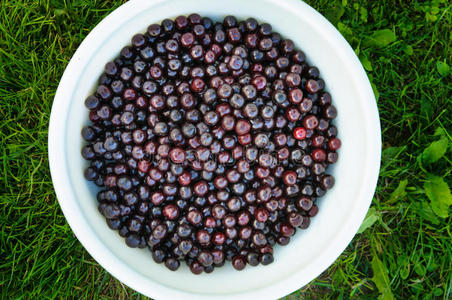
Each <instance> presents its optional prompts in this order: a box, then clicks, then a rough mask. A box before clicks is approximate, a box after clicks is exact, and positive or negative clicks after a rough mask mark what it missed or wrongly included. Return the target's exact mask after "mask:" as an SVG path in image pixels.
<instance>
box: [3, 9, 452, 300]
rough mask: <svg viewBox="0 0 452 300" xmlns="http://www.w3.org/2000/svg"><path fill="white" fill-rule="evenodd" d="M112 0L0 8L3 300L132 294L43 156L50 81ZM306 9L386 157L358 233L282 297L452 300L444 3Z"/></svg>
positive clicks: (450, 109)
mask: <svg viewBox="0 0 452 300" xmlns="http://www.w3.org/2000/svg"><path fill="white" fill-rule="evenodd" d="M121 2H122V1H101V0H98V1H94V0H93V1H90V0H84V1H83V0H76V1H51V0H46V1H38V0H34V1H27V0H0V115H1V117H2V118H1V121H0V143H1V144H0V152H1V161H0V164H1V171H0V180H1V184H0V189H1V190H0V191H1V194H0V237H1V239H0V243H1V245H0V290H1V298H2V299H15V298H18V299H20V298H26V299H28V298H38V297H39V298H63V299H64V298H89V299H92V298H103V299H117V298H129V297H131V298H138V297H141V296H140V295H139V294H138V293H136V292H134V291H133V290H131V289H130V288H128V287H126V286H124V285H122V284H121V283H120V282H119V281H117V280H116V279H114V278H113V277H112V276H110V275H109V274H108V273H107V272H106V271H104V270H103V269H102V268H101V267H100V266H99V265H98V264H97V263H96V262H95V261H94V260H93V259H92V258H91V257H90V256H89V255H88V254H87V252H86V251H85V250H84V249H83V247H82V246H81V245H80V243H79V242H78V241H77V239H76V238H75V237H74V235H73V234H72V232H71V230H70V228H69V226H68V225H67V223H66V221H65V219H64V217H63V215H62V213H61V210H60V209H59V206H58V203H57V200H56V197H55V194H54V191H53V188H52V183H51V179H50V173H49V167H48V159H47V128H48V122H49V115H50V109H51V105H52V100H53V97H54V94H55V90H56V88H57V85H58V81H59V78H60V77H61V75H62V73H63V71H64V68H65V66H66V65H67V63H68V62H69V60H70V58H71V56H72V55H73V53H74V52H75V50H76V48H77V46H78V45H79V44H80V42H81V41H82V40H83V38H84V37H85V36H86V35H87V34H88V33H89V31H90V30H91V29H92V28H93V27H94V26H95V25H96V24H97V23H98V22H99V21H100V20H102V18H103V17H105V16H106V15H107V14H108V13H109V12H111V11H112V10H113V9H115V8H116V7H118V6H119V5H120V4H121ZM307 2H308V3H309V4H311V5H312V6H314V7H315V8H316V9H317V10H319V11H320V12H321V13H323V14H324V15H325V16H327V17H328V18H329V19H330V21H331V22H332V23H333V24H334V25H335V26H336V27H337V28H338V29H339V30H340V31H341V32H342V33H343V34H344V36H345V37H346V38H347V40H348V41H349V42H350V44H351V45H352V47H353V48H354V49H355V51H356V53H357V54H358V55H359V57H360V59H361V60H362V62H363V64H364V65H365V67H366V70H367V71H368V75H369V77H370V79H371V81H372V84H373V86H374V88H375V90H376V92H377V95H378V107H379V111H380V117H381V125H382V132H383V159H382V167H381V172H380V178H379V182H378V187H377V190H376V194H375V197H374V201H373V204H372V209H371V211H370V213H369V215H368V217H367V218H366V227H367V228H364V227H363V228H362V231H363V232H362V233H360V234H358V235H356V236H355V238H354V239H353V241H352V242H351V243H350V245H349V246H348V247H347V249H346V251H345V252H344V253H343V254H342V255H341V256H340V257H339V258H338V259H337V261H336V262H335V263H334V264H333V265H332V266H331V267H330V268H329V269H328V270H326V271H325V272H324V273H323V274H322V275H321V276H319V277H318V278H317V279H315V280H314V281H313V282H311V283H310V284H309V285H307V286H306V287H304V288H303V289H301V290H299V291H297V292H295V293H293V294H292V295H290V296H288V297H287V299H305V298H306V299H349V298H352V299H375V298H377V297H380V298H382V299H391V298H392V297H394V298H397V299H448V298H451V297H452V275H451V274H452V272H451V269H452V265H451V264H452V243H451V226H450V224H451V217H450V214H451V209H450V207H449V205H448V203H447V201H448V199H450V194H448V193H450V185H451V177H452V176H451V170H452V157H451V140H452V139H451V135H452V133H451V128H452V122H451V116H452V100H451V95H452V93H451V82H452V76H451V73H450V68H449V69H448V66H449V65H451V64H452V62H451V37H452V33H451V32H452V27H451V16H452V7H451V5H450V3H449V2H448V1H446V0H443V1H427V2H426V1H404V0H399V1H395V0H393V1H389V0H381V1H370V0H361V1H351V0H348V1H346V0H342V1H329V0H321V1H307ZM426 149H427V150H426ZM448 197H449V198H448Z"/></svg>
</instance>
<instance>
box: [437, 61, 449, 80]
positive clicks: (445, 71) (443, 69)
mask: <svg viewBox="0 0 452 300" xmlns="http://www.w3.org/2000/svg"><path fill="white" fill-rule="evenodd" d="M436 69H437V70H438V73H439V75H441V76H443V77H446V76H447V75H449V74H450V67H449V65H448V64H447V63H445V62H442V61H438V62H437V63H436Z"/></svg>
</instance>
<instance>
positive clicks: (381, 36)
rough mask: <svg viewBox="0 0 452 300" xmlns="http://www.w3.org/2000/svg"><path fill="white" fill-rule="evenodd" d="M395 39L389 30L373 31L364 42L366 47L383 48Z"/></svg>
mask: <svg viewBox="0 0 452 300" xmlns="http://www.w3.org/2000/svg"><path fill="white" fill-rule="evenodd" d="M396 39H397V37H396V35H395V33H394V32H393V31H392V30H391V29H382V30H377V31H375V32H374V33H373V34H372V35H371V36H370V37H369V39H368V40H367V41H366V42H365V44H366V45H368V46H370V45H374V46H377V47H385V46H387V45H389V44H391V43H393V42H395V41H396Z"/></svg>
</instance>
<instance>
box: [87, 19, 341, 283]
mask: <svg viewBox="0 0 452 300" xmlns="http://www.w3.org/2000/svg"><path fill="white" fill-rule="evenodd" d="M324 88H325V82H324V81H323V80H322V79H321V78H319V70H318V69H317V68H316V67H313V66H309V65H308V64H307V62H306V60H305V54H304V53H303V52H302V51H300V50H298V49H296V48H295V45H294V43H293V42H292V41H291V40H284V39H283V38H282V37H281V35H280V34H278V33H276V32H273V31H272V27H271V26H270V25H269V24H265V23H263V24H259V23H258V22H257V21H256V20H255V19H252V18H250V19H247V20H246V21H240V22H239V21H238V20H237V19H236V18H235V17H233V16H228V17H226V18H225V19H224V20H223V22H222V23H215V22H213V21H212V20H211V19H209V18H203V17H200V16H199V15H198V14H192V15H190V16H188V17H185V16H179V17H177V18H176V19H175V21H172V20H169V19H165V20H164V21H163V22H162V23H161V25H158V24H153V25H151V26H149V28H148V29H147V32H146V33H144V34H141V33H139V34H136V35H135V36H133V38H132V44H131V45H130V46H126V47H124V48H123V49H122V50H121V53H120V55H119V57H118V58H116V59H115V60H114V61H112V62H109V63H107V64H106V66H105V72H104V73H103V75H102V76H101V77H100V79H99V86H98V87H97V90H96V92H95V93H94V94H93V95H91V96H89V97H88V98H87V99H86V101H85V105H86V107H87V108H88V109H89V110H90V112H89V120H90V121H91V124H90V125H89V126H87V127H85V128H83V130H82V136H83V138H84V139H85V140H86V141H87V142H88V143H87V144H86V146H84V147H83V149H82V155H83V157H84V158H85V159H86V160H88V161H89V167H88V168H87V169H86V170H85V174H84V175H85V177H86V179H87V180H90V181H93V182H94V183H96V184H97V185H98V186H101V187H102V189H101V190H100V191H99V193H98V194H97V200H98V201H99V211H100V212H101V213H102V214H103V215H104V216H105V218H106V220H107V224H108V226H109V227H110V228H111V229H114V230H118V232H119V234H120V235H121V236H123V237H124V238H125V241H126V244H127V245H128V246H130V247H139V248H145V247H149V249H150V250H151V253H152V257H153V259H154V260H155V261H156V262H157V263H164V264H165V265H166V266H167V267H168V268H169V269H171V270H176V269H177V268H178V267H179V264H180V262H181V261H185V262H186V263H187V264H188V265H189V267H190V270H191V271H192V272H193V273H195V274H200V273H201V272H203V271H205V272H206V273H210V272H212V271H213V270H214V268H215V267H220V266H222V265H223V264H224V263H225V260H230V261H232V265H233V266H234V268H235V269H237V270H242V269H243V268H245V266H246V265H247V264H249V265H251V266H256V265H258V264H259V263H261V264H263V265H267V264H270V263H271V262H273V246H274V245H275V244H279V245H287V244H288V243H289V241H290V238H291V236H293V235H294V234H295V231H296V228H300V229H306V228H307V227H308V226H309V223H310V218H312V217H314V216H315V215H316V214H317V212H318V207H317V205H316V204H315V203H316V200H317V199H318V198H319V197H321V196H323V195H324V194H325V192H326V191H327V190H328V189H330V188H331V187H332V186H333V185H334V178H333V176H331V175H328V174H327V173H326V169H327V167H328V165H329V164H333V163H335V162H336V161H337V159H338V155H337V153H336V150H338V148H339V147H340V145H341V142H340V140H339V139H338V138H336V135H337V129H336V127H335V126H334V125H332V120H333V119H334V118H335V117H336V108H335V107H334V106H333V105H332V104H331V95H330V94H329V93H328V92H325V91H324Z"/></svg>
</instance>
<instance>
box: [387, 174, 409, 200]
mask: <svg viewBox="0 0 452 300" xmlns="http://www.w3.org/2000/svg"><path fill="white" fill-rule="evenodd" d="M407 184H408V180H406V179H405V180H402V181H400V182H399V185H398V186H397V188H396V189H395V190H394V191H393V192H392V193H391V196H390V197H389V200H388V202H389V203H393V202H395V201H397V200H399V199H401V198H403V197H405V196H406V191H405V188H406V185H407Z"/></svg>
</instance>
